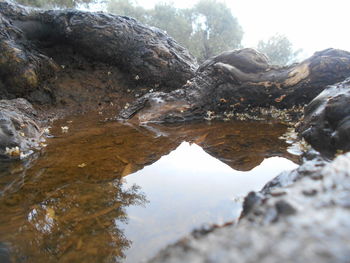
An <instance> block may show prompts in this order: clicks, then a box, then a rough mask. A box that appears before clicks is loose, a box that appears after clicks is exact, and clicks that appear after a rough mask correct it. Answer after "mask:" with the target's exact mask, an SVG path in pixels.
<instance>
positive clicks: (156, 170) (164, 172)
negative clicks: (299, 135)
mask: <svg viewBox="0 0 350 263" xmlns="http://www.w3.org/2000/svg"><path fill="white" fill-rule="evenodd" d="M296 167H297V165H296V164H294V163H293V162H291V161H289V160H287V159H284V158H281V157H272V158H268V159H265V160H264V161H263V162H262V163H261V164H260V165H259V166H257V167H255V168H254V169H252V170H250V171H248V172H240V171H236V170H233V169H232V168H231V167H229V166H228V165H226V164H224V163H222V162H221V161H219V160H217V159H215V158H213V157H212V156H210V155H209V154H207V153H206V152H205V151H204V150H203V149H202V148H201V147H199V146H197V145H196V144H192V145H190V144H189V143H187V142H183V143H182V144H181V145H180V146H179V147H178V148H177V149H176V150H175V151H173V152H171V153H170V154H169V155H167V156H163V157H162V158H161V159H160V160H159V161H157V162H156V163H154V164H153V165H150V166H148V167H145V168H144V169H142V170H141V171H138V172H136V173H134V174H132V175H129V176H127V177H126V183H125V187H130V186H131V185H133V184H137V185H139V186H141V190H142V191H143V192H144V193H145V194H146V198H147V199H148V200H149V201H150V203H148V204H146V207H140V206H132V207H129V208H127V214H128V216H129V219H130V221H129V224H128V225H123V226H122V228H124V229H125V235H126V237H127V238H128V239H130V240H132V242H133V244H132V247H131V248H130V250H129V251H127V254H128V256H127V261H128V262H140V261H142V260H143V259H147V258H149V257H150V256H152V255H153V254H154V253H155V252H156V251H157V250H159V249H160V248H162V247H164V246H166V245H167V244H169V243H171V242H174V241H175V240H176V239H178V238H180V237H182V236H183V235H186V234H187V233H189V232H190V231H191V230H193V228H194V227H200V226H201V225H203V224H206V223H219V224H220V223H223V222H226V221H232V220H234V219H236V218H237V217H238V216H239V213H240V210H241V197H244V196H245V195H246V194H247V193H248V192H250V191H252V190H256V191H257V190H260V189H261V188H262V187H263V186H264V185H265V183H266V182H268V181H269V180H271V179H272V178H274V177H275V176H276V175H278V174H279V173H280V172H281V171H284V170H290V169H294V168H296Z"/></svg>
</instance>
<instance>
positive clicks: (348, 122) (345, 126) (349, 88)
mask: <svg viewBox="0 0 350 263" xmlns="http://www.w3.org/2000/svg"><path fill="white" fill-rule="evenodd" d="M299 132H300V133H301V135H302V136H303V137H304V138H305V140H306V141H307V142H309V143H310V144H311V145H312V146H313V147H314V148H315V149H317V150H319V151H321V152H323V153H324V154H327V155H330V156H332V155H334V154H335V153H336V152H337V151H344V152H347V151H349V150H350V78H348V79H346V80H345V81H344V82H341V83H338V84H335V85H332V86H329V87H328V88H327V89H325V90H324V91H323V92H322V93H321V94H320V95H318V96H317V97H316V98H315V99H314V100H313V101H311V103H310V104H308V105H307V107H306V108H305V114H304V119H303V120H302V122H301V125H300V127H299Z"/></svg>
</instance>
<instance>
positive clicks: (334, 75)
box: [119, 49, 350, 122]
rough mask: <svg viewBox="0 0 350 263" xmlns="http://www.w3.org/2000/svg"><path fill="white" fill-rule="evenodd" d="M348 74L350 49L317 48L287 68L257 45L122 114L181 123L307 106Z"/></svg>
mask: <svg viewBox="0 0 350 263" xmlns="http://www.w3.org/2000/svg"><path fill="white" fill-rule="evenodd" d="M348 76H350V53H349V52H346V51H342V50H336V49H326V50H324V51H321V52H316V53H315V54H314V55H313V56H312V57H310V58H309V59H306V60H305V61H303V62H301V63H299V64H294V65H291V66H287V67H276V66H271V65H269V64H268V62H267V59H266V57H265V56H264V55H262V54H260V53H258V52H257V51H255V50H253V49H243V50H237V51H230V52H225V53H223V54H221V55H219V56H216V57H214V58H212V59H210V60H209V61H206V62H204V64H203V65H201V66H200V67H199V69H198V70H197V72H196V75H195V77H194V78H192V79H191V80H189V81H188V82H187V84H185V85H184V86H183V87H182V89H178V90H175V91H172V92H170V93H164V92H161V93H152V94H147V95H146V96H144V97H141V98H140V99H138V100H137V101H136V102H135V103H134V104H133V105H131V107H129V108H128V109H126V110H124V111H123V112H122V113H121V114H120V116H119V117H120V118H122V119H130V118H134V119H135V120H136V121H139V122H178V121H188V120H193V119H204V118H206V119H211V118H212V117H213V116H215V115H221V116H223V117H225V116H226V117H227V116H228V117H230V116H234V115H235V114H236V113H241V112H243V113H247V112H248V113H251V112H253V111H254V110H257V109H259V108H261V107H265V108H269V107H275V108H277V109H285V108H293V107H295V106H298V105H301V106H303V105H305V104H307V103H309V102H310V101H311V100H312V99H313V98H315V97H316V96H317V95H318V94H319V93H320V92H321V91H322V90H323V89H324V88H325V87H326V86H327V85H329V84H334V83H336V82H339V81H342V80H344V79H345V78H346V77H348Z"/></svg>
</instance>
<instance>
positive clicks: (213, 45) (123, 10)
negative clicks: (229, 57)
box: [107, 0, 243, 62]
mask: <svg viewBox="0 0 350 263" xmlns="http://www.w3.org/2000/svg"><path fill="white" fill-rule="evenodd" d="M107 10H108V11H109V12H111V13H115V14H118V15H127V16H131V17H134V18H136V19H138V20H140V21H141V22H143V23H146V24H148V25H150V26H155V27H158V28H160V29H163V30H164V31H166V32H167V33H168V34H169V35H170V36H172V37H173V38H174V39H176V40H177V41H178V42H179V43H180V44H181V45H183V46H184V47H186V48H188V49H189V50H190V52H191V53H192V54H193V55H194V56H195V57H197V59H198V61H200V62H203V61H204V60H206V59H208V58H209V57H211V56H213V55H216V54H219V53H221V52H222V51H225V50H230V49H235V48H239V47H240V46H241V40H242V36H243V31H242V28H241V26H240V25H239V23H238V21H237V19H236V18H235V17H233V15H232V13H231V10H230V9H229V8H228V7H227V6H226V5H225V4H224V3H222V2H219V1H217V0H201V1H199V3H198V4H197V5H196V6H195V7H194V8H191V9H179V8H176V7H175V6H174V5H173V4H171V3H166V2H163V3H158V4H156V5H155V7H154V8H153V9H150V10H146V9H144V8H142V7H140V6H138V5H137V4H136V3H135V2H134V1H132V0H110V1H109V3H108V8H107Z"/></svg>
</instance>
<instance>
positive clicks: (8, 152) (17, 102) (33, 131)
mask: <svg viewBox="0 0 350 263" xmlns="http://www.w3.org/2000/svg"><path fill="white" fill-rule="evenodd" d="M42 133H43V131H42V130H41V129H40V126H39V122H38V119H37V116H36V114H35V110H34V109H33V106H32V105H31V104H30V103H29V102H28V101H26V100H25V99H14V100H0V160H6V159H18V158H21V157H24V156H25V155H26V154H28V153H30V152H31V150H33V149H35V148H38V147H39V146H40V143H41V140H42V138H41V137H42Z"/></svg>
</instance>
